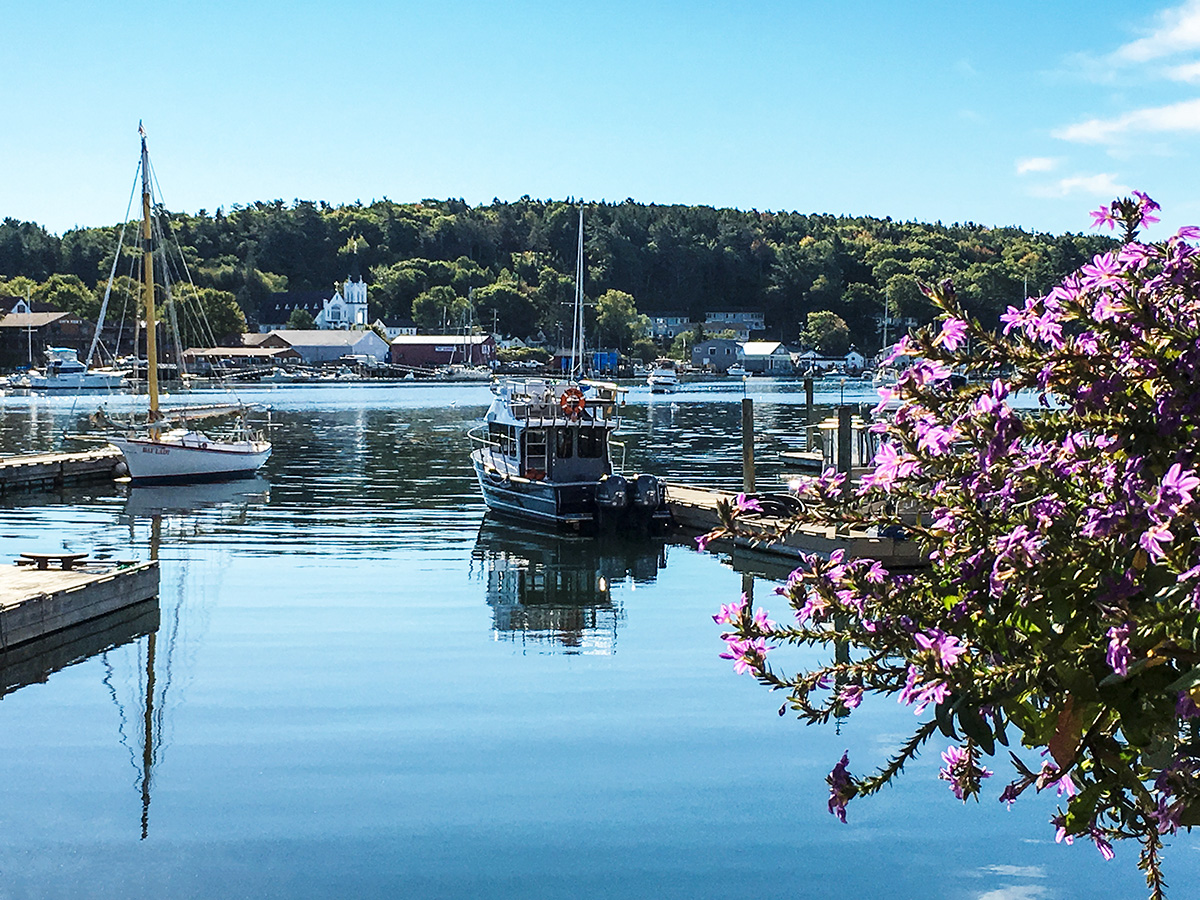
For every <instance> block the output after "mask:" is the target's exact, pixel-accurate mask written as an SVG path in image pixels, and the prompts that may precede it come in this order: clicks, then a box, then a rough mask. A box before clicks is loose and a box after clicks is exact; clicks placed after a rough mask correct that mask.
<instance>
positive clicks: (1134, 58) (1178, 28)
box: [1112, 0, 1200, 63]
mask: <svg viewBox="0 0 1200 900" xmlns="http://www.w3.org/2000/svg"><path fill="white" fill-rule="evenodd" d="M1157 19H1158V22H1157V25H1156V27H1155V28H1154V30H1153V31H1151V32H1150V33H1149V34H1147V35H1146V36H1145V37H1142V38H1139V39H1138V40H1136V41H1130V42H1129V43H1128V44H1124V45H1123V46H1121V47H1118V48H1117V50H1116V51H1115V52H1114V53H1113V54H1112V58H1113V59H1114V60H1115V61H1118V62H1132V63H1141V62H1150V61H1151V60H1155V59H1163V58H1164V57H1167V56H1172V55H1174V54H1176V53H1181V52H1184V51H1187V50H1197V49H1200V0H1187V2H1186V3H1183V4H1182V5H1180V6H1176V7H1172V8H1171V9H1165V10H1163V11H1162V12H1160V13H1159V14H1158V16H1157Z"/></svg>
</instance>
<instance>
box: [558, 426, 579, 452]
mask: <svg viewBox="0 0 1200 900" xmlns="http://www.w3.org/2000/svg"><path fill="white" fill-rule="evenodd" d="M574 430H575V429H573V428H560V429H558V431H557V432H555V443H554V456H555V458H556V459H570V458H571V457H572V456H573V455H574V453H573V452H572V444H573V441H572V440H571V432H572V431H574Z"/></svg>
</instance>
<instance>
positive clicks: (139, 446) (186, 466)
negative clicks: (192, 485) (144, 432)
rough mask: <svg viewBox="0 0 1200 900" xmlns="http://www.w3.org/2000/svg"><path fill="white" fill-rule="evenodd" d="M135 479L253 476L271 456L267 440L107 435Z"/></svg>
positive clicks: (178, 479) (166, 479) (151, 480)
mask: <svg viewBox="0 0 1200 900" xmlns="http://www.w3.org/2000/svg"><path fill="white" fill-rule="evenodd" d="M109 440H110V441H111V443H113V444H114V445H116V447H117V449H119V450H120V451H121V453H122V454H123V455H124V457H125V465H126V466H128V468H129V477H130V479H131V480H133V481H138V482H156V481H157V482H167V481H204V480H210V481H217V480H221V479H224V478H238V477H243V476H247V475H253V474H254V473H255V472H257V471H258V470H259V469H260V468H262V465H263V463H265V462H266V461H267V458H268V457H269V456H270V455H271V445H270V443H268V442H267V441H232V442H225V441H202V442H198V443H194V444H192V443H186V444H185V443H182V442H180V441H172V440H159V441H154V440H150V439H149V438H110V439H109Z"/></svg>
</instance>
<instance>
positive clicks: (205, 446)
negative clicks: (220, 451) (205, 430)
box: [200, 441, 208, 450]
mask: <svg viewBox="0 0 1200 900" xmlns="http://www.w3.org/2000/svg"><path fill="white" fill-rule="evenodd" d="M200 449H201V450H207V449H208V441H201V442H200Z"/></svg>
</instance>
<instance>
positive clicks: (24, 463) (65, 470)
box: [0, 445, 128, 494]
mask: <svg viewBox="0 0 1200 900" xmlns="http://www.w3.org/2000/svg"><path fill="white" fill-rule="evenodd" d="M127 474H128V471H127V470H126V468H125V458H124V457H123V456H121V451H120V450H118V449H117V448H116V447H113V446H111V445H109V446H105V447H100V448H97V449H95V450H85V451H83V452H81V453H33V454H28V455H24V456H6V457H3V458H0V494H7V493H9V492H11V491H27V490H32V489H38V488H60V487H63V486H64V485H68V484H82V483H83V482H88V481H112V480H113V479H114V478H121V477H122V476H124V475H127Z"/></svg>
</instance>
